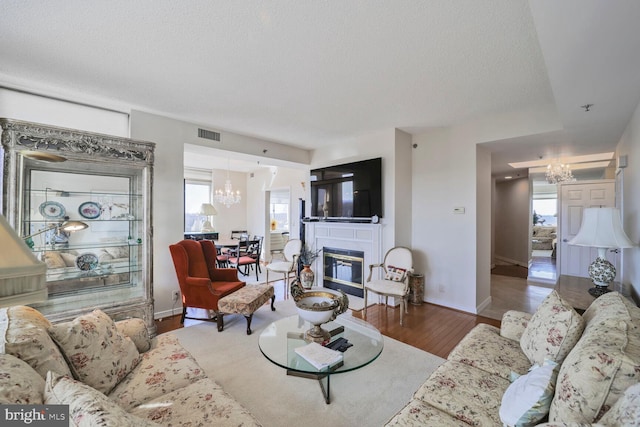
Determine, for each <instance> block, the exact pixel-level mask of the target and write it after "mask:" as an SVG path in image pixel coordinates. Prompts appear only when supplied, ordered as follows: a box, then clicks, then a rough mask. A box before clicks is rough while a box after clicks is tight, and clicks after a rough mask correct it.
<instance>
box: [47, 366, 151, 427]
mask: <svg viewBox="0 0 640 427" xmlns="http://www.w3.org/2000/svg"><path fill="white" fill-rule="evenodd" d="M44 403H45V404H46V405H69V425H70V426H78V427H84V426H87V427H94V426H113V427H116V426H117V427H120V426H122V427H127V426H131V427H137V426H143V427H144V426H147V427H151V426H155V427H157V426H158V424H155V423H152V422H151V421H148V420H145V419H144V418H140V417H137V416H135V415H132V414H128V413H127V412H125V410H124V409H122V408H121V407H120V406H118V404H117V403H115V402H112V401H111V400H109V398H108V397H107V396H105V395H104V394H102V393H100V392H99V391H97V390H96V389H93V388H91V387H89V386H88V385H86V384H82V383H80V382H78V381H75V380H73V379H71V378H69V377H66V376H61V375H58V374H55V373H53V372H49V373H48V374H47V382H46V384H45V387H44Z"/></svg>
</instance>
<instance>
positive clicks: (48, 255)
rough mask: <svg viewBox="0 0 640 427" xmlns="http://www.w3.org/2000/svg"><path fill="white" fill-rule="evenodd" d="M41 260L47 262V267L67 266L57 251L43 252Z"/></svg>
mask: <svg viewBox="0 0 640 427" xmlns="http://www.w3.org/2000/svg"><path fill="white" fill-rule="evenodd" d="M42 260H43V261H44V262H45V264H47V268H64V267H66V266H67V265H66V264H65V263H64V260H63V259H62V256H60V254H59V253H58V252H45V253H44V254H42Z"/></svg>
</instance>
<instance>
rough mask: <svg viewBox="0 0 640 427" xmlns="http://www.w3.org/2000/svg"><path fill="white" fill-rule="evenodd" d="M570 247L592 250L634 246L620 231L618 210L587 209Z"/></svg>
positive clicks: (620, 224) (622, 231)
mask: <svg viewBox="0 0 640 427" xmlns="http://www.w3.org/2000/svg"><path fill="white" fill-rule="evenodd" d="M569 244H570V245H575V246H589V247H593V248H632V247H634V246H635V245H634V244H633V242H632V241H631V240H629V238H628V237H627V235H626V234H625V233H624V230H623V229H622V222H621V221H620V210H619V209H616V208H587V209H585V210H584V212H583V213H582V224H581V225H580V231H578V234H576V236H575V237H574V238H573V239H571V241H570V242H569Z"/></svg>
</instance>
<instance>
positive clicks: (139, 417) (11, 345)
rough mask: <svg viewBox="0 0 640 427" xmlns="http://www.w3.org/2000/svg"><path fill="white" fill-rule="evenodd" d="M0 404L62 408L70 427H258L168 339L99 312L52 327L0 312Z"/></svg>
mask: <svg viewBox="0 0 640 427" xmlns="http://www.w3.org/2000/svg"><path fill="white" fill-rule="evenodd" d="M0 334H1V339H0V350H1V352H0V403H2V404H68V405H69V416H70V425H77V426H116V425H117V426H157V425H158V424H160V425H166V426H190V427H192V426H210V425H216V426H257V425H259V423H258V422H257V421H256V419H255V418H254V417H253V416H252V415H251V414H250V413H249V412H248V411H247V410H246V409H245V408H244V407H242V406H241V405H240V404H239V403H238V402H236V401H235V400H234V399H233V398H232V397H231V396H229V395H228V394H227V393H225V392H224V390H222V388H221V387H220V386H219V385H218V384H216V382H215V381H214V380H212V379H210V378H207V377H206V375H205V374H204V372H203V371H202V369H201V368H200V366H199V365H198V364H197V362H196V361H195V359H194V358H193V357H192V356H191V355H190V354H189V353H188V352H187V351H186V350H185V349H184V348H183V347H182V346H181V345H180V343H179V342H178V340H177V338H176V337H175V336H174V335H173V334H171V333H168V334H162V335H160V336H158V337H156V338H154V339H152V340H151V339H149V337H148V335H147V331H146V328H145V325H144V322H143V321H142V320H141V319H127V320H123V321H120V322H114V321H113V320H111V318H109V316H107V315H106V314H105V313H103V312H102V311H100V310H95V311H93V312H92V313H89V314H86V315H83V316H80V317H78V318H76V319H74V320H73V321H70V322H65V323H58V324H55V325H53V324H51V323H50V322H49V321H48V320H47V319H46V318H45V317H44V316H42V314H41V313H39V312H38V311H36V310H35V309H33V308H30V307H26V306H15V307H9V308H2V309H0Z"/></svg>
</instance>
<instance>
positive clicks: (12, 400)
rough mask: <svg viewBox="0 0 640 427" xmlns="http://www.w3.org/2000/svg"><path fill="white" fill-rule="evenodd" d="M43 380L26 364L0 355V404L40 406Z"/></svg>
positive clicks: (13, 357) (11, 357) (15, 358)
mask: <svg viewBox="0 0 640 427" xmlns="http://www.w3.org/2000/svg"><path fill="white" fill-rule="evenodd" d="M43 390H44V379H43V378H42V377H41V376H40V375H39V374H38V373H37V372H36V371H35V370H34V369H33V368H32V367H31V366H29V365H27V363H26V362H23V361H22V360H20V359H18V358H17V357H15V356H12V355H10V354H5V353H0V404H3V405H41V404H42V402H43V396H42V391H43Z"/></svg>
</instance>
